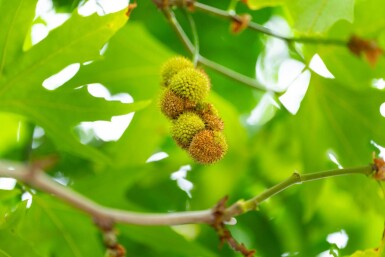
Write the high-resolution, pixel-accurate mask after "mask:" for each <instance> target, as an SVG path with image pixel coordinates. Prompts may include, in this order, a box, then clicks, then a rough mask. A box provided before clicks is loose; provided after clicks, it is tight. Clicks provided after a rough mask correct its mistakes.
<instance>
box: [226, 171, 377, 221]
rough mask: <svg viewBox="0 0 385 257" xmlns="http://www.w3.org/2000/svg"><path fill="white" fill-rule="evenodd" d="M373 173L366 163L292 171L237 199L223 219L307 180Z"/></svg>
mask: <svg viewBox="0 0 385 257" xmlns="http://www.w3.org/2000/svg"><path fill="white" fill-rule="evenodd" d="M372 173H373V165H367V166H363V167H357V168H345V169H337V170H328V171H321V172H315V173H308V174H302V175H301V174H299V173H297V172H295V173H293V174H292V175H291V176H290V177H289V178H288V179H286V180H284V181H282V182H281V183H279V184H277V185H275V186H272V187H271V188H269V189H267V190H266V191H264V192H262V193H261V194H259V195H257V196H255V197H253V198H251V199H249V200H247V201H238V202H236V203H235V204H233V205H232V206H230V207H229V208H227V210H226V213H225V214H224V216H225V218H224V219H225V220H230V219H231V218H232V217H234V216H238V215H241V214H243V213H245V212H248V211H251V210H255V209H256V208H257V206H258V205H259V204H260V203H262V202H263V201H265V200H267V199H269V198H270V197H272V196H274V195H276V194H278V193H279V192H281V191H283V190H285V189H287V188H289V187H291V186H292V185H296V184H301V183H303V182H309V181H313V180H318V179H324V178H328V177H335V176H341V175H348V174H363V175H366V176H369V175H371V174H372Z"/></svg>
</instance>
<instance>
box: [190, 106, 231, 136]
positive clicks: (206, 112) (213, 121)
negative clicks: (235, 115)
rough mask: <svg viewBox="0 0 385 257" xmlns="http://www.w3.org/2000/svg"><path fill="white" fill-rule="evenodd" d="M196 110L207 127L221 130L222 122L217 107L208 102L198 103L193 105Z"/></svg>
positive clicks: (222, 127)
mask: <svg viewBox="0 0 385 257" xmlns="http://www.w3.org/2000/svg"><path fill="white" fill-rule="evenodd" d="M195 110H196V112H197V113H198V114H199V115H200V116H201V118H202V120H203V122H204V123H205V125H206V128H207V129H211V130H216V131H222V130H223V129H224V123H223V121H222V119H221V118H220V117H219V114H218V111H217V109H215V107H214V106H213V105H212V104H210V103H199V104H197V106H196V107H195Z"/></svg>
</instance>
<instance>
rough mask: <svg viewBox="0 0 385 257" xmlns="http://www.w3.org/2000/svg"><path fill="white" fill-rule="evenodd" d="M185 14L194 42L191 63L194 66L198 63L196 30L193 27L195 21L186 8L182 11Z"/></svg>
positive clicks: (194, 26)
mask: <svg viewBox="0 0 385 257" xmlns="http://www.w3.org/2000/svg"><path fill="white" fill-rule="evenodd" d="M184 11H185V14H186V16H187V20H188V21H189V24H190V28H191V33H192V37H193V42H194V52H193V58H192V59H193V63H194V65H195V66H196V65H197V64H198V61H199V36H198V30H197V28H196V25H195V21H194V19H193V17H192V16H191V14H190V13H189V12H187V10H186V8H185V9H184Z"/></svg>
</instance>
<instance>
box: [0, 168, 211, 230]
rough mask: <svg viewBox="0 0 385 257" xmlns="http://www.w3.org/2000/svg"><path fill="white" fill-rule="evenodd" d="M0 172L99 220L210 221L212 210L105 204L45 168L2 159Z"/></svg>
mask: <svg viewBox="0 0 385 257" xmlns="http://www.w3.org/2000/svg"><path fill="white" fill-rule="evenodd" d="M0 176H1V177H10V178H15V179H17V180H19V181H21V182H24V183H25V184H27V185H29V186H31V187H33V188H36V189H39V190H41V191H43V192H45V193H50V194H53V195H55V197H57V198H60V199H61V200H63V201H65V202H67V203H68V204H70V205H72V206H73V207H75V208H77V209H79V210H81V211H83V212H85V213H87V214H89V215H90V216H92V217H93V218H94V219H95V221H96V223H98V224H99V223H106V222H107V223H111V222H112V223H115V222H116V223H128V224H136V225H178V224H186V223H211V222H212V220H213V217H212V214H211V210H204V211H192V212H182V213H167V214H147V213H137V212H130V211H124V210H119V209H113V208H108V207H104V206H102V205H100V204H98V203H95V202H94V201H92V200H90V199H89V198H86V197H85V196H83V195H81V194H79V193H77V192H75V191H73V190H71V189H70V188H68V187H65V186H63V185H61V184H59V183H57V182H55V181H54V180H53V179H52V178H51V177H49V176H48V175H46V174H45V173H44V172H43V171H42V170H37V169H33V168H31V167H28V166H25V165H22V164H18V163H15V162H9V161H0Z"/></svg>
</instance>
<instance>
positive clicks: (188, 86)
mask: <svg viewBox="0 0 385 257" xmlns="http://www.w3.org/2000/svg"><path fill="white" fill-rule="evenodd" d="M209 84H210V81H209V80H208V79H207V77H206V75H204V74H202V73H201V72H200V71H198V70H196V69H193V68H186V69H183V70H181V71H179V72H178V73H177V74H176V75H175V76H173V77H172V79H171V81H170V84H169V86H170V89H171V90H172V91H173V92H174V93H175V94H177V95H178V96H180V97H183V98H185V99H188V100H190V101H192V102H194V103H199V102H201V101H202V100H203V99H204V98H206V96H207V95H208V93H209V90H210V85H209Z"/></svg>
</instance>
